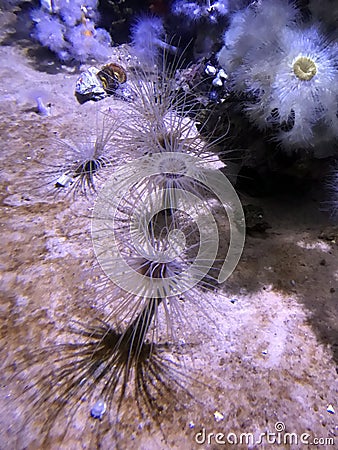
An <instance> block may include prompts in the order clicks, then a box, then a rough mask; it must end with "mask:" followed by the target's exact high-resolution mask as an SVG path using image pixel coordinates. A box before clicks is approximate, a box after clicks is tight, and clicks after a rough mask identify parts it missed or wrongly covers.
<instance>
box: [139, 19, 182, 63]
mask: <svg viewBox="0 0 338 450" xmlns="http://www.w3.org/2000/svg"><path fill="white" fill-rule="evenodd" d="M131 36H132V51H133V53H134V54H135V56H137V58H138V59H139V61H140V63H141V64H143V65H145V66H147V67H149V68H151V67H153V66H154V65H155V64H156V63H157V62H158V60H159V57H160V55H161V50H162V51H163V50H164V51H166V52H172V53H175V52H176V51H177V49H176V47H174V46H173V45H170V44H168V43H167V42H165V40H164V39H165V29H164V25H163V22H162V20H161V19H160V18H159V17H152V16H144V17H139V18H138V20H137V21H136V22H135V24H134V25H133V26H132V28H131Z"/></svg>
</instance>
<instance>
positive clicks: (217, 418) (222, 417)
mask: <svg viewBox="0 0 338 450" xmlns="http://www.w3.org/2000/svg"><path fill="white" fill-rule="evenodd" d="M214 417H215V420H216V422H220V421H221V420H223V419H224V415H223V414H222V413H221V412H219V411H215V412H214Z"/></svg>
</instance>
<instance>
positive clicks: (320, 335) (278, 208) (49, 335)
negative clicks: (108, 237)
mask: <svg viewBox="0 0 338 450" xmlns="http://www.w3.org/2000/svg"><path fill="white" fill-rule="evenodd" d="M121 54H122V56H121ZM121 54H119V53H118V51H117V54H116V55H117V56H116V57H118V56H120V57H121V62H122V63H123V54H125V52H124V53H123V52H122V53H121ZM0 61H1V62H0V79H1V85H0V86H1V87H0V114H1V122H0V128H1V142H2V150H1V156H0V157H1V179H0V182H1V191H0V198H1V212H0V214H1V220H0V223H1V237H2V251H1V310H0V311H1V341H2V342H1V366H2V369H1V378H2V383H1V393H2V395H1V409H2V414H1V417H0V448H1V449H18V450H19V449H33V448H34V449H36V448H50V449H61V448H62V449H74V450H75V449H83V448H87V449H89V448H95V447H98V446H100V448H102V449H105V450H108V449H109V450H110V449H113V448H121V449H130V448H137V449H147V450H150V449H197V448H212V449H216V448H243V449H245V448H266V449H270V448H271V449H272V448H283V449H288V448H293V449H299V448H302V449H303V448H304V449H306V448H311V449H313V448H322V449H325V448H335V445H336V446H337V443H338V426H337V414H338V404H337V398H338V396H337V387H338V385H337V363H338V347H337V345H338V344H337V336H338V320H337V319H338V304H337V303H338V297H337V292H338V271H337V256H338V246H337V244H338V227H337V226H336V225H334V224H332V222H330V220H329V218H328V216H327V215H326V214H325V213H322V212H321V211H320V209H321V205H320V203H319V201H318V196H317V195H315V194H316V193H313V192H311V193H309V195H308V196H304V195H303V194H302V196H301V198H297V195H294V196H293V197H292V198H291V197H287V196H280V197H278V198H273V199H272V198H269V199H260V200H259V204H260V206H262V207H263V208H264V211H265V215H266V220H267V222H268V223H269V225H270V227H271V228H269V229H268V230H267V232H266V233H259V234H256V235H254V236H248V237H247V240H246V244H245V247H244V251H243V255H242V258H241V260H240V263H239V264H238V266H237V268H236V270H235V272H234V273H233V274H232V276H231V277H230V278H229V279H228V280H227V281H226V283H225V284H224V285H223V286H222V287H221V288H220V289H218V290H216V291H215V293H213V294H208V295H209V297H208V298H209V302H210V303H211V305H210V304H209V302H207V300H206V307H205V309H206V311H207V314H201V313H200V311H199V310H198V306H197V307H196V308H195V309H194V308H190V307H189V310H188V311H187V309H188V306H184V307H183V310H184V312H185V313H187V315H188V317H189V319H188V323H189V326H187V329H186V331H185V333H182V336H183V337H184V343H185V347H186V348H187V350H186V353H187V356H184V357H182V360H184V364H183V366H184V367H183V366H182V373H186V374H188V375H189V376H190V377H191V379H190V378H189V377H188V376H187V377H186V379H185V382H184V386H185V387H186V389H187V391H188V392H189V393H190V395H188V394H187V393H186V391H185V390H183V391H182V394H180V392H178V397H179V398H180V400H181V401H180V402H177V399H176V398H175V399H174V397H172V398H171V397H170V395H169V394H168V395H167V398H165V399H164V400H163V402H164V403H163V411H162V413H161V414H160V424H158V423H156V421H153V420H151V418H148V417H141V418H140V417H139V416H138V414H137V411H136V407H135V405H134V404H133V401H132V397H130V398H129V397H128V398H127V399H126V401H125V404H124V405H122V410H121V413H120V414H121V417H120V418H119V423H118V424H115V425H114V426H112V427H110V426H108V425H107V423H105V421H104V420H103V421H102V424H101V430H100V437H99V443H98V442H97V439H96V435H97V429H98V424H99V421H98V420H97V419H94V418H91V417H90V414H89V411H90V407H91V404H90V403H89V400H88V399H87V398H86V397H85V396H84V397H83V398H82V399H81V402H82V404H81V408H80V410H79V414H78V415H77V416H76V417H75V418H74V420H71V421H70V426H69V429H68V431H67V434H66V437H63V438H62V440H61V438H60V436H61V435H62V431H63V428H62V427H63V424H64V423H65V420H66V421H67V420H68V418H69V417H70V415H71V414H72V411H69V410H67V407H65V408H64V410H63V411H62V413H61V415H60V417H58V418H57V419H56V423H55V424H54V428H53V432H52V433H51V436H50V440H49V441H48V444H41V442H40V431H41V423H40V422H39V421H40V420H42V419H41V418H40V416H38V415H37V419H36V420H32V421H27V417H29V418H32V416H34V415H35V414H36V412H35V410H34V408H32V404H31V401H30V398H29V397H28V398H27V397H26V396H25V395H23V396H19V397H17V396H18V392H21V390H22V386H23V385H24V384H26V383H31V382H32V380H33V381H34V379H35V378H36V379H38V376H39V368H38V367H34V368H32V370H29V367H28V369H27V370H26V369H25V370H24V371H23V372H22V373H21V374H19V376H18V378H16V379H15V380H14V381H12V382H9V381H8V380H9V376H10V374H12V373H16V372H17V371H18V367H20V366H19V363H20V361H21V357H22V356H21V355H22V354H25V355H26V358H28V361H29V355H30V353H31V352H33V351H36V350H37V349H39V348H41V347H42V346H46V345H52V344H54V343H58V342H62V339H63V338H62V337H60V336H62V330H63V329H64V328H65V326H66V325H67V324H68V323H69V320H70V318H72V319H73V318H75V319H76V320H80V321H82V322H86V321H88V317H90V316H91V315H92V314H93V310H94V309H95V278H96V277H98V276H99V275H98V274H99V268H98V267H97V266H98V265H97V263H96V260H95V256H94V252H93V249H92V244H91V241H90V234H89V228H90V222H89V220H88V217H89V216H90V213H91V205H90V203H88V202H87V201H86V200H85V199H81V198H78V199H77V200H75V201H73V200H72V198H71V197H69V198H58V199H56V200H54V199H50V198H48V197H43V196H42V197H39V196H38V195H37V194H36V193H32V190H31V186H30V182H31V181H32V179H34V177H35V176H36V174H37V173H38V171H37V166H38V165H37V164H36V162H37V161H39V160H42V159H43V157H45V156H47V160H48V161H51V160H52V159H51V158H50V156H53V155H50V154H49V153H48V152H49V151H50V148H51V144H50V143H51V142H52V140H53V139H55V137H58V138H60V139H62V138H63V139H64V138H69V137H72V138H75V139H76V136H81V134H84V133H86V131H87V129H88V124H89V123H94V122H95V117H96V114H97V105H98V104H95V103H92V102H88V103H85V104H83V105H79V104H78V103H77V101H76V99H75V97H74V86H75V82H76V79H77V77H78V73H74V72H72V71H69V70H66V69H60V70H56V66H55V64H54V65H53V64H51V65H50V66H43V67H41V66H39V65H38V64H37V60H36V59H35V58H32V56H31V55H30V53H29V52H27V51H26V50H24V49H22V48H19V47H17V46H15V45H13V44H12V45H3V46H2V47H1V48H0ZM34 89H43V90H44V91H46V92H48V96H49V98H48V101H49V102H50V103H51V115H50V116H48V117H41V116H40V115H38V114H37V113H36V111H35V104H34V102H33V101H32V100H31V99H30V95H29V92H30V91H31V90H34ZM99 103H100V105H99V106H100V108H101V107H102V108H107V107H111V108H114V109H115V110H118V109H119V108H124V103H123V102H122V101H120V100H117V99H114V98H107V99H104V100H102V102H99ZM40 171H41V166H40ZM35 181H36V180H35ZM39 192H41V190H40V191H39ZM255 202H256V203H257V200H255ZM200 295H201V298H200V299H199V301H200V302H203V295H204V294H203V293H201V294H200ZM200 302H198V304H200ZM179 331H180V330H179ZM181 331H182V330H181ZM181 341H182V342H183V338H182V339H181ZM52 361H53V355H51V358H50V360H49V359H47V360H46V361H41V366H45V365H49V364H50V365H51V368H52ZM34 377H35V378H34ZM58 381H59V380H56V382H58ZM36 395H37V396H38V395H39V389H38V385H37V387H36ZM329 406H331V408H333V410H331V411H328V407H329ZM334 410H335V413H334ZM49 413H50V410H49V407H48V405H46V409H45V411H43V412H42V414H43V415H44V416H45V418H46V417H48V414H49ZM33 419H34V417H33ZM58 420H60V423H58ZM280 423H282V424H280ZM278 427H281V428H280V429H278ZM278 430H281V432H280V433H278ZM284 430H285V433H295V434H296V435H297V439H299V441H298V443H295V441H293V443H291V444H290V441H288V440H287V439H286V442H285V443H284V442H283V439H284V437H283V436H285V433H284ZM197 433H202V434H197ZM210 433H213V434H211V435H209V438H208V434H210ZM217 433H223V434H224V436H221V435H219V436H218V437H217V438H216V434H217ZM229 433H230V434H229ZM241 433H252V435H253V436H254V439H253V442H248V443H246V441H245V437H243V438H242V439H243V442H242V443H240V439H241V438H240V435H241ZM268 433H276V436H277V437H278V438H279V439H280V440H281V444H280V445H278V441H277V443H276V442H275V443H273V442H272V441H271V439H272V440H273V439H274V437H273V436H272V435H270V442H269V441H268V438H267V437H266V435H267V434H268ZM304 433H307V434H308V435H309V438H308V441H306V439H307V438H306V437H304ZM262 434H264V436H263V437H262V438H261V442H260V438H259V437H260V436H261V435H262ZM196 435H197V440H196ZM301 435H303V439H305V441H304V442H300V439H301ZM236 437H237V439H238V442H239V443H238V445H231V443H232V442H235V441H236ZM228 438H229V439H228ZM327 438H331V441H328V440H326V439H327ZM294 439H296V438H294ZM316 439H321V440H320V441H316ZM325 440H326V441H325ZM334 440H335V445H334V443H333V442H334ZM208 441H209V442H208ZM316 442H318V444H316ZM311 444H312V445H311Z"/></svg>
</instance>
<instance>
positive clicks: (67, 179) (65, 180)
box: [55, 173, 73, 187]
mask: <svg viewBox="0 0 338 450" xmlns="http://www.w3.org/2000/svg"><path fill="white" fill-rule="evenodd" d="M72 179H73V178H72V177H71V176H70V175H68V174H67V173H63V174H62V175H61V176H60V177H59V178H58V179H57V180H56V181H55V187H67V186H68V185H69V184H70V183H71V182H72Z"/></svg>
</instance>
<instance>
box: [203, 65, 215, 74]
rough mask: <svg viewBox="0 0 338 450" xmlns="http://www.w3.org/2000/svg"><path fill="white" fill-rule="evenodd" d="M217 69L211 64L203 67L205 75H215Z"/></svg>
mask: <svg viewBox="0 0 338 450" xmlns="http://www.w3.org/2000/svg"><path fill="white" fill-rule="evenodd" d="M216 72H217V69H216V67H214V66H212V65H211V64H207V66H206V68H205V73H206V74H207V75H216Z"/></svg>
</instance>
